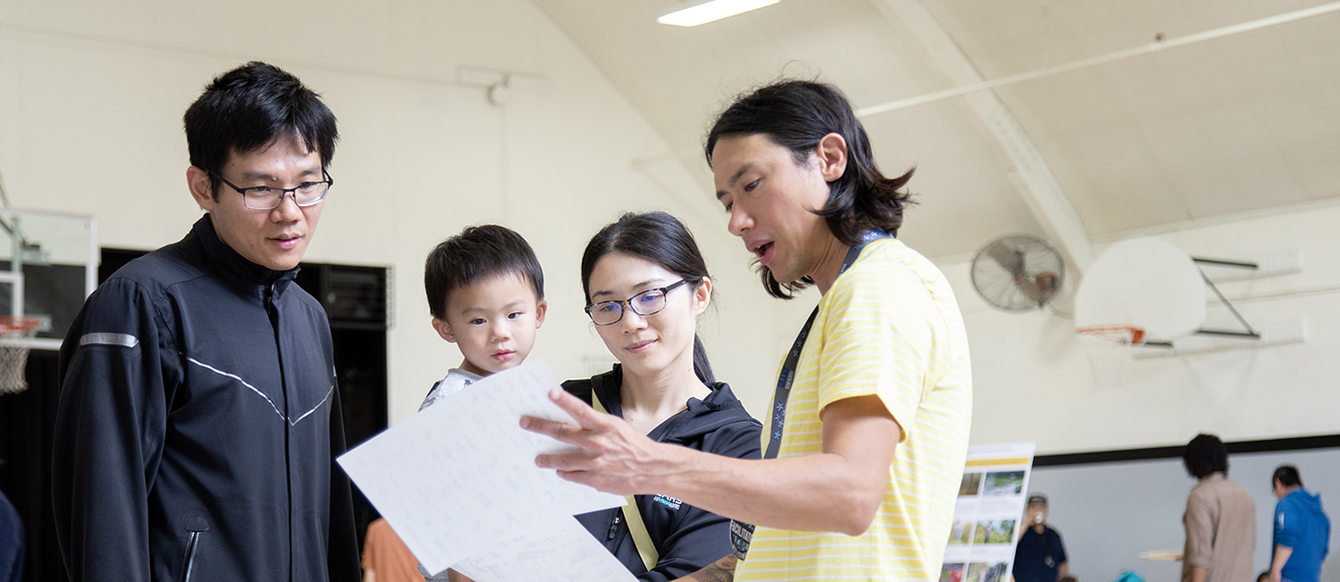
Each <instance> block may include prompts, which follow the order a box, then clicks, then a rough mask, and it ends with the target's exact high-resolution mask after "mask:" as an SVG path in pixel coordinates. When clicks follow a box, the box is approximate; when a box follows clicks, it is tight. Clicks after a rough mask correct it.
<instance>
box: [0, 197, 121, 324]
mask: <svg viewBox="0 0 1340 582" xmlns="http://www.w3.org/2000/svg"><path fill="white" fill-rule="evenodd" d="M97 286H98V233H97V221H96V220H95V219H94V218H93V217H92V216H84V215H76V214H62V213H55V212H45V211H36V210H16V209H0V314H5V315H22V316H28V317H36V318H39V319H41V320H42V322H41V325H40V327H39V328H38V330H37V334H36V337H34V338H32V339H29V340H22V341H25V342H28V343H30V347H32V348H36V349H48V350H55V349H60V342H61V340H62V339H63V338H64V337H65V332H66V331H67V330H68V329H69V327H70V323H71V322H72V321H73V320H74V318H75V316H76V315H77V314H78V313H79V308H80V307H81V306H82V305H83V304H84V299H86V298H87V297H88V296H89V294H91V293H92V292H93V290H94V289H95V288H97Z"/></svg>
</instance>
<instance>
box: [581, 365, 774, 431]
mask: <svg viewBox="0 0 1340 582" xmlns="http://www.w3.org/2000/svg"><path fill="white" fill-rule="evenodd" d="M622 385H623V370H622V369H621V367H620V366H619V364H615V365H614V369H612V370H610V371H609V372H605V373H603V374H598V375H596V376H592V377H591V378H589V379H583V380H568V381H567V382H564V383H563V388H564V389H566V390H567V391H568V392H571V393H573V394H574V395H577V396H578V397H580V398H582V399H583V400H587V401H588V402H589V401H590V398H591V396H592V394H594V395H595V397H597V398H599V399H600V402H601V404H603V405H604V406H605V410H608V411H609V413H610V414H613V415H615V416H618V417H623V403H622V402H620V399H619V387H620V386H622ZM708 388H709V389H711V393H709V394H708V395H707V397H706V398H703V399H698V398H690V399H689V400H688V402H686V403H685V406H686V407H687V408H686V410H684V411H683V412H680V413H679V414H676V415H674V416H671V417H670V418H668V419H666V420H665V422H663V423H661V425H660V426H657V427H656V429H655V430H653V431H652V432H651V434H649V435H648V436H651V437H652V438H653V439H655V440H657V441H660V442H663V443H673V444H684V443H687V442H692V441H694V440H697V439H700V438H702V437H703V436H704V435H706V434H708V433H711V432H713V431H716V430H718V429H720V428H722V427H724V426H727V425H731V424H735V423H741V422H744V423H757V422H758V421H757V420H754V417H752V416H749V412H748V411H747V410H745V408H744V404H742V403H741V402H740V399H738V398H736V397H735V394H734V393H733V392H731V389H730V386H729V385H727V384H726V383H725V382H713V383H712V384H709V385H708Z"/></svg>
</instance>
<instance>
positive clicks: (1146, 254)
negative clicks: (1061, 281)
mask: <svg viewBox="0 0 1340 582" xmlns="http://www.w3.org/2000/svg"><path fill="white" fill-rule="evenodd" d="M1205 294H1206V286H1205V279H1204V276H1203V275H1201V272H1200V269H1199V268H1198V267H1197V266H1196V263H1195V261H1194V260H1193V259H1192V258H1191V255H1189V254H1187V252H1186V251H1183V250H1182V249H1179V248H1177V247H1176V246H1174V245H1172V244H1171V243H1168V242H1165V241H1161V240H1158V239H1153V238H1136V239H1130V240H1126V241H1122V242H1119V243H1117V244H1114V245H1112V246H1111V247H1109V248H1108V249H1107V250H1106V251H1104V252H1103V254H1102V255H1100V256H1099V257H1098V259H1097V260H1095V261H1094V263H1093V265H1091V266H1090V267H1089V269H1088V270H1087V271H1086V272H1085V273H1084V279H1083V280H1082V281H1080V286H1079V291H1078V292H1076V294H1075V326H1076V327H1077V328H1079V329H1081V330H1083V329H1085V328H1092V327H1102V326H1134V327H1136V328H1139V329H1141V330H1143V335H1144V338H1143V339H1144V341H1145V342H1146V343H1149V342H1162V343H1167V342H1171V341H1173V340H1175V339H1178V338H1181V337H1185V336H1188V335H1191V334H1193V333H1196V331H1197V330H1198V329H1200V327H1201V325H1202V324H1204V323H1205Z"/></svg>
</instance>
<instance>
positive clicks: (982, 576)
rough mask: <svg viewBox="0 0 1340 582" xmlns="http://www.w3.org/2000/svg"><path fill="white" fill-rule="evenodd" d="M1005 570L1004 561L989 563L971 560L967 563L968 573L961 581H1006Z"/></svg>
mask: <svg viewBox="0 0 1340 582" xmlns="http://www.w3.org/2000/svg"><path fill="white" fill-rule="evenodd" d="M1005 570H1006V564H1005V562H996V563H994V564H989V565H988V564H986V563H985V562H973V563H971V564H968V573H967V575H966V576H965V577H964V578H963V582H1006V581H1007V580H1009V578H1008V577H1007V576H1006V575H1005Z"/></svg>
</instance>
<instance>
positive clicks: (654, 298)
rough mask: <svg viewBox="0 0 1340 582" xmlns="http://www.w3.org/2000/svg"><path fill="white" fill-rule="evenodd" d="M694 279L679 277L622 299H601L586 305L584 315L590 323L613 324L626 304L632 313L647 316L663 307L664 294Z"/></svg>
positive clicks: (621, 313)
mask: <svg viewBox="0 0 1340 582" xmlns="http://www.w3.org/2000/svg"><path fill="white" fill-rule="evenodd" d="M690 281H694V279H681V280H679V281H678V282H675V283H671V284H669V285H666V286H665V287H659V288H656V289H647V290H646V291H643V292H641V293H638V294H636V295H634V296H632V297H629V298H628V299H625V300H623V301H601V302H599V303H592V304H590V305H587V306H586V315H587V316H589V317H590V318H591V323H594V324H596V325H614V324H616V323H619V320H621V319H623V311H624V306H625V305H627V306H628V308H629V309H631V310H633V313H636V314H638V315H641V316H642V317H647V316H648V315H656V314H657V313H660V312H661V310H662V309H665V294H666V293H669V292H671V291H673V290H674V289H675V287H679V286H680V285H683V284H685V283H688V282H690Z"/></svg>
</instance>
